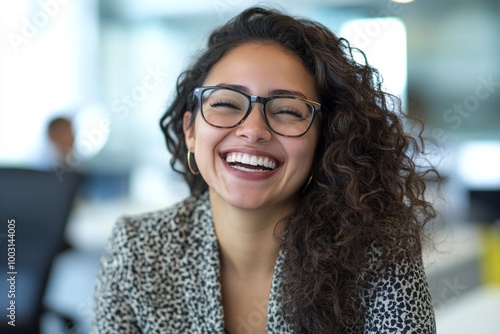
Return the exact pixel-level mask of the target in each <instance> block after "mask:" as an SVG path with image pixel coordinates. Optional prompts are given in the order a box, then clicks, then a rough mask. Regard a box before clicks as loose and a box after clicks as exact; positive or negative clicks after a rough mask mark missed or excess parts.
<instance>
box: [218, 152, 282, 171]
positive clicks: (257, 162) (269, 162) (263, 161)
mask: <svg viewBox="0 0 500 334" xmlns="http://www.w3.org/2000/svg"><path fill="white" fill-rule="evenodd" d="M225 160H226V162H227V163H228V164H229V165H230V166H232V167H234V168H236V169H239V170H243V171H246V172H270V171H272V170H274V169H276V167H277V166H278V165H279V161H277V160H276V159H274V158H271V157H268V156H262V155H253V154H248V153H242V152H229V153H227V154H226V157H225Z"/></svg>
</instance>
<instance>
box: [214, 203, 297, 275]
mask: <svg viewBox="0 0 500 334" xmlns="http://www.w3.org/2000/svg"><path fill="white" fill-rule="evenodd" d="M210 201H211V205H212V213H213V218H214V225H215V233H216V235H217V239H218V242H219V248H220V254H221V270H222V271H225V272H230V273H232V274H233V275H236V276H238V277H240V278H243V279H249V278H252V277H253V278H266V277H270V276H272V274H273V272H274V265H275V263H276V258H277V256H278V252H279V242H278V240H276V237H279V236H281V231H280V230H279V229H276V225H277V224H278V223H279V222H280V221H281V220H282V219H283V218H284V217H285V216H286V215H287V214H288V213H289V209H288V208H266V209H258V210H257V209H252V210H246V209H241V208H236V207H234V206H232V205H230V204H228V203H226V202H225V201H223V200H222V199H221V198H220V197H218V195H217V194H212V193H211V195H210ZM287 209H288V210H287Z"/></svg>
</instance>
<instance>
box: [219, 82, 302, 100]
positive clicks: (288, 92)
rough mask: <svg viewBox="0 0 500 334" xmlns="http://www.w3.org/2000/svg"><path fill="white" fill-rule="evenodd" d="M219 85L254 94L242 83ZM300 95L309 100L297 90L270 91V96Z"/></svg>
mask: <svg viewBox="0 0 500 334" xmlns="http://www.w3.org/2000/svg"><path fill="white" fill-rule="evenodd" d="M216 86H217V87H225V88H231V89H234V90H237V91H240V92H242V93H245V94H247V95H252V94H251V93H250V90H249V89H248V87H246V86H242V85H233V84H225V83H220V84H218V85H216ZM290 95H291V96H298V97H301V98H303V99H306V100H307V97H306V96H305V95H304V93H302V92H299V91H296V90H288V89H272V90H269V91H268V96H290Z"/></svg>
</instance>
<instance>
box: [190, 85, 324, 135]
mask: <svg viewBox="0 0 500 334" xmlns="http://www.w3.org/2000/svg"><path fill="white" fill-rule="evenodd" d="M255 102H257V103H261V104H262V115H263V117H264V121H265V122H266V124H267V126H268V127H269V129H271V131H273V132H274V133H276V134H278V135H281V136H285V137H300V136H303V135H304V134H305V133H306V132H307V131H308V130H309V129H310V128H311V125H312V123H313V121H314V118H315V117H316V115H317V113H318V112H319V111H320V110H321V104H319V103H318V102H314V101H310V100H307V99H304V98H301V97H298V96H293V95H284V96H281V95H280V96H272V97H260V96H254V95H247V94H245V93H242V92H240V91H238V90H235V89H232V88H227V87H219V86H206V87H197V88H195V89H194V96H193V107H199V108H200V112H201V115H202V117H203V119H204V120H205V122H207V123H208V124H210V125H212V126H214V127H217V128H234V127H236V126H237V125H239V124H241V123H243V122H244V121H245V119H246V118H247V117H248V115H249V114H250V111H251V110H252V103H255ZM193 110H194V109H193Z"/></svg>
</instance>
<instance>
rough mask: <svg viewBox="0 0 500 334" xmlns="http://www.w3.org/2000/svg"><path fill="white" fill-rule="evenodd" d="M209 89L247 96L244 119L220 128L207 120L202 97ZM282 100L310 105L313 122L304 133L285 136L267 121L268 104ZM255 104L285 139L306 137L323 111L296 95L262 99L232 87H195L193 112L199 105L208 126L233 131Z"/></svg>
mask: <svg viewBox="0 0 500 334" xmlns="http://www.w3.org/2000/svg"><path fill="white" fill-rule="evenodd" d="M208 89H226V90H230V91H233V92H236V93H240V94H241V95H243V96H245V97H246V98H247V99H248V102H249V103H248V110H247V111H246V112H245V114H244V115H243V117H242V118H241V120H240V121H238V122H237V123H236V124H234V125H231V126H220V125H214V124H212V123H210V122H209V121H208V120H207V119H206V118H205V115H204V113H203V107H202V96H203V93H204V92H205V91H206V90H208ZM280 98H286V99H295V100H300V101H302V102H305V103H306V104H308V105H310V106H311V107H312V116H311V122H310V123H309V125H308V127H307V128H306V130H305V131H304V132H303V133H301V134H298V135H285V134H282V133H280V132H278V131H276V130H274V129H273V128H272V126H271V125H270V124H269V120H268V119H267V115H266V104H267V103H268V102H269V101H272V100H274V99H280ZM253 103H260V104H262V109H261V112H262V116H263V118H264V122H265V123H266V125H267V127H268V128H269V129H270V130H271V131H272V132H274V133H276V134H277V135H280V136H283V137H293V138H297V137H302V136H303V135H305V134H306V133H307V132H308V131H309V129H310V128H311V126H312V124H313V123H314V119H315V117H316V115H317V114H318V113H319V112H320V111H321V104H320V103H318V102H316V101H312V100H308V99H305V98H302V97H300V96H295V95H277V96H270V97H262V96H258V95H248V94H246V93H243V92H242V91H240V90H237V89H234V88H230V87H224V86H200V87H195V88H194V91H193V102H192V111H193V112H194V111H195V109H196V107H197V106H198V105H199V107H200V113H201V116H202V117H203V120H204V121H205V122H206V123H207V124H208V125H210V126H213V127H215V128H219V129H232V128H235V127H237V126H238V125H240V124H241V123H243V122H244V121H245V120H246V119H247V117H248V115H250V112H251V111H252V104H253Z"/></svg>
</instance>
